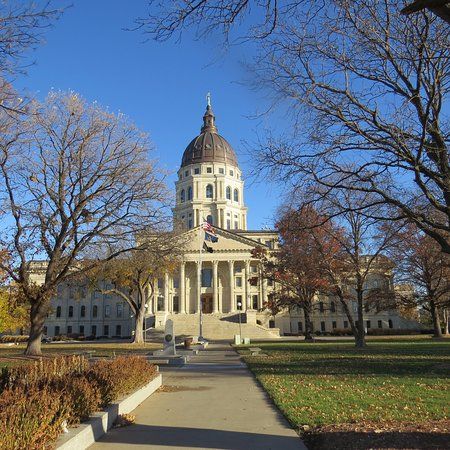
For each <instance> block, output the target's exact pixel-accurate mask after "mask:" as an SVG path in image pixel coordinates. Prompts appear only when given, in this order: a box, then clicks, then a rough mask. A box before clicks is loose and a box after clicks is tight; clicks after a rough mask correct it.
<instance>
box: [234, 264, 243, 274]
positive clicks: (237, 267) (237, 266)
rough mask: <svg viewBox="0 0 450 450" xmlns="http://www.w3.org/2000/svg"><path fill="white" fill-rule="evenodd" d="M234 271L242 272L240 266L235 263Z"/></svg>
mask: <svg viewBox="0 0 450 450" xmlns="http://www.w3.org/2000/svg"><path fill="white" fill-rule="evenodd" d="M234 272H235V273H241V272H242V266H239V265H235V266H234Z"/></svg>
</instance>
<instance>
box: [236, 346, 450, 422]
mask: <svg viewBox="0 0 450 450" xmlns="http://www.w3.org/2000/svg"><path fill="white" fill-rule="evenodd" d="M255 345H256V344H253V346H255ZM257 345H258V347H261V348H262V350H263V352H264V353H266V354H267V356H249V355H248V351H247V350H245V349H240V351H241V353H242V354H244V355H245V356H244V359H245V361H246V362H247V364H248V365H249V367H250V369H251V370H252V371H253V372H254V374H255V376H256V377H257V379H258V380H259V382H260V383H261V384H262V386H263V387H264V389H265V390H266V391H267V392H268V393H269V395H270V397H271V398H272V399H273V400H274V402H275V403H276V405H277V406H278V407H279V408H280V409H281V411H282V412H283V413H284V415H285V416H286V417H287V419H288V420H289V421H290V422H291V423H292V425H293V426H295V427H296V428H297V427H300V428H301V429H311V430H315V429H316V430H317V429H320V428H321V427H324V426H325V427H326V426H333V427H337V429H338V428H339V425H340V424H355V425H358V426H360V427H362V428H364V425H365V424H371V425H372V426H375V427H377V426H378V427H382V426H383V424H387V423H390V424H391V425H392V424H395V423H397V424H400V426H401V423H414V424H421V423H423V424H426V423H431V422H432V421H440V420H442V419H446V418H448V416H449V404H450V396H449V387H450V380H449V374H450V340H448V341H434V340H431V339H428V340H425V339H420V340H405V339H401V340H389V341H382V340H381V341H372V342H369V343H368V346H367V348H366V349H364V350H363V351H361V350H357V349H355V347H354V345H353V343H352V342H339V343H337V342H327V343H325V342H323V343H314V344H305V343H276V344H275V343H270V344H265V343H261V344H257ZM305 426H306V427H305ZM347 428H348V427H347Z"/></svg>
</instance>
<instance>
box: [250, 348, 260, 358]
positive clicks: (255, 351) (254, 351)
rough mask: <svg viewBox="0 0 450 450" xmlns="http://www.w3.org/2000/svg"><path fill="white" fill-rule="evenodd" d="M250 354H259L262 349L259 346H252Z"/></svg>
mask: <svg viewBox="0 0 450 450" xmlns="http://www.w3.org/2000/svg"><path fill="white" fill-rule="evenodd" d="M249 350H250V355H252V356H258V355H259V354H260V353H261V349H260V348H259V347H250V348H249Z"/></svg>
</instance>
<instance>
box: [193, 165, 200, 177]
mask: <svg viewBox="0 0 450 450" xmlns="http://www.w3.org/2000/svg"><path fill="white" fill-rule="evenodd" d="M194 173H195V175H198V174H199V173H200V169H199V168H198V167H196V168H195V169H194Z"/></svg>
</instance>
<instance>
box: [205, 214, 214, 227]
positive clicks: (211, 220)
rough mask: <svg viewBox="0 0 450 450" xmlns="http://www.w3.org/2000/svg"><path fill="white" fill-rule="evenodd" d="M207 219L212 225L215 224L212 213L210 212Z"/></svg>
mask: <svg viewBox="0 0 450 450" xmlns="http://www.w3.org/2000/svg"><path fill="white" fill-rule="evenodd" d="M206 221H207V222H208V223H209V224H210V225H214V223H213V222H214V221H213V216H212V215H211V214H209V215H208V216H207V217H206Z"/></svg>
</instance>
